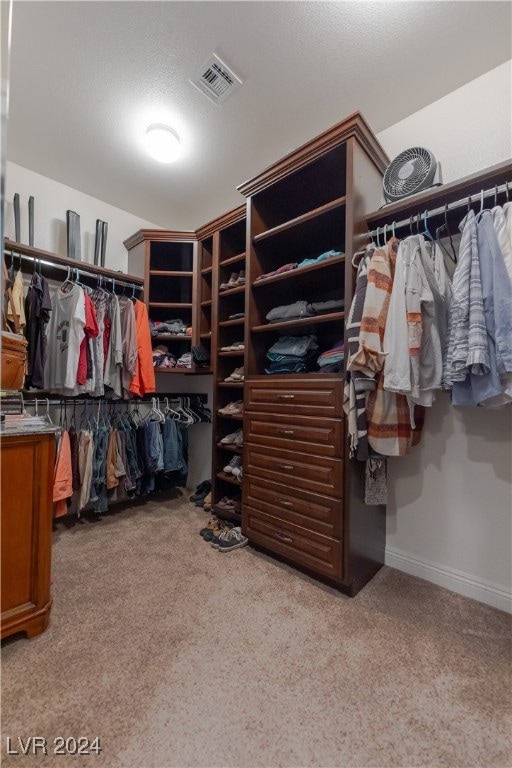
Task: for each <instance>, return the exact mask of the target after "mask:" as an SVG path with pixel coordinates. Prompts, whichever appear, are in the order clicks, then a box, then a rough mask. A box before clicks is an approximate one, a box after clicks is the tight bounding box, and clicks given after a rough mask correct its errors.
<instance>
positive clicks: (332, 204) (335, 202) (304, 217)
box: [253, 197, 347, 244]
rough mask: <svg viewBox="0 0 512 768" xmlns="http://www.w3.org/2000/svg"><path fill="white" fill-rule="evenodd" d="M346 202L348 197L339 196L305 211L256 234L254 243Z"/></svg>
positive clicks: (321, 214)
mask: <svg viewBox="0 0 512 768" xmlns="http://www.w3.org/2000/svg"><path fill="white" fill-rule="evenodd" d="M346 202H347V198H346V197H338V198H337V199H336V200H332V201H331V202H330V203H326V204H325V205H321V206H320V207H319V208H315V209H314V210H312V211H308V212H307V213H303V214H302V216H297V217H296V218H295V219H290V220H289V221H285V222H284V224H279V226H277V227H273V228H272V229H267V230H266V231H265V232H261V233H260V234H259V235H255V236H254V237H253V243H254V244H257V243H261V242H262V241H263V240H268V239H269V238H270V237H275V236H276V235H280V234H282V233H283V232H286V231H287V230H289V229H293V228H294V227H298V226H300V225H301V224H305V223H306V222H307V221H311V220H312V219H316V218H318V217H319V216H323V215H324V214H326V213H329V211H332V210H334V209H335V208H341V207H342V206H343V205H345V203H346Z"/></svg>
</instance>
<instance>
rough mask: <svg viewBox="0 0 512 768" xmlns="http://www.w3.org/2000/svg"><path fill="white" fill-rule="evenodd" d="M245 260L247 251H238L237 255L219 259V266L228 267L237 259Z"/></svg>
mask: <svg viewBox="0 0 512 768" xmlns="http://www.w3.org/2000/svg"><path fill="white" fill-rule="evenodd" d="M244 260H245V251H244V252H243V253H237V255H236V256H230V258H229V259H224V260H223V261H219V267H227V266H228V265H229V264H236V263H237V261H244Z"/></svg>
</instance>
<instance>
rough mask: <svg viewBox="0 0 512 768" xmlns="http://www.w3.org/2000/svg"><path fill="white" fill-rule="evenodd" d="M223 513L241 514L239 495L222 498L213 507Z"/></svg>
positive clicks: (240, 498)
mask: <svg viewBox="0 0 512 768" xmlns="http://www.w3.org/2000/svg"><path fill="white" fill-rule="evenodd" d="M215 506H216V507H218V508H219V509H220V510H222V511H223V512H236V513H237V514H238V515H239V514H241V512H242V497H241V496H240V494H238V495H237V496H233V497H230V496H223V498H222V499H221V500H220V501H218V502H217V503H216V505H215Z"/></svg>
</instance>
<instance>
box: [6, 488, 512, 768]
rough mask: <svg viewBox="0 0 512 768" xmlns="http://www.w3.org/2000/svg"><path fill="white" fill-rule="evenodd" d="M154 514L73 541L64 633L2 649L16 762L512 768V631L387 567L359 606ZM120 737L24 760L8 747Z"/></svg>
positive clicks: (154, 507)
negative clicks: (81, 751)
mask: <svg viewBox="0 0 512 768" xmlns="http://www.w3.org/2000/svg"><path fill="white" fill-rule="evenodd" d="M187 496H188V493H187V495H183V496H182V498H181V499H178V500H171V501H169V502H166V503H165V504H163V503H162V502H156V501H152V502H150V503H148V504H146V505H144V506H141V507H138V508H133V509H128V510H124V511H122V512H119V513H117V514H114V515H112V516H111V517H108V518H106V519H104V520H103V521H101V522H96V523H89V522H84V523H82V524H78V525H75V526H74V527H72V528H70V529H65V528H63V527H60V528H59V531H58V532H57V533H55V534H54V536H55V539H54V555H53V579H54V584H53V595H54V607H53V613H52V621H51V626H50V628H49V629H48V631H47V632H46V633H45V634H43V635H41V636H40V637H39V638H36V639H34V640H26V639H25V638H17V639H10V640H8V641H6V642H4V644H3V650H2V657H3V659H2V662H3V663H2V698H3V706H2V717H3V737H2V757H3V760H4V761H5V762H4V764H5V765H10V764H12V763H16V764H18V763H19V765H20V766H21V765H23V766H46V765H53V764H55V765H62V766H67V765H69V766H73V767H74V768H81V767H82V766H87V767H88V768H90V767H92V766H101V768H105V767H108V768H121V767H122V768H132V767H133V768H155V767H158V768H168V767H169V768H170V767H171V766H176V767H178V766H205V767H208V768H209V767H211V766H237V767H240V768H242V767H245V766H269V767H270V766H319V767H320V766H323V767H325V768H327V767H328V766H332V767H341V766H343V767H344V766H359V767H360V768H362V767H363V766H364V767H366V766H402V767H404V768H405V767H406V766H407V767H409V766H451V767H452V766H461V767H462V766H463V767H464V768H469V766H478V767H479V768H483V767H484V766H485V768H491V767H493V768H494V767H499V768H502V766H509V765H510V764H511V758H512V749H511V741H510V736H511V733H510V715H511V710H510V690H511V688H510V683H511V680H510V658H511V657H510V618H509V617H508V616H507V615H506V614H503V613H500V612H499V611H496V610H494V609H492V608H488V607H486V606H483V605H480V604H479V603H476V602H474V601H471V600H468V599H466V598H463V597H460V596H458V595H456V594H454V593H451V592H448V591H446V590H443V589H441V588H438V587H435V586H432V585H430V584H428V583H426V582H422V581H420V580H418V579H414V578H412V577H409V576H406V575H404V574H401V573H399V572H398V571H394V570H392V569H389V568H384V569H383V570H382V571H381V572H380V573H379V574H378V575H377V577H376V578H375V579H374V580H373V581H372V582H371V583H370V584H369V585H368V586H367V587H366V588H365V589H364V590H363V591H362V592H361V593H360V594H359V596H358V597H356V598H355V599H352V600H351V599H349V598H346V597H344V596H342V595H340V594H339V593H337V592H336V591H334V590H332V589H329V588H327V587H325V586H322V585H320V584H318V583H317V582H315V581H313V580H311V579H309V578H307V577H305V576H303V575H301V574H299V573H298V572H296V571H294V570H293V569H291V568H288V567H287V566H284V565H281V564H279V563H276V562H275V561H274V560H272V559H271V558H268V557H266V556H264V555H261V554H258V553H256V552H254V551H253V550H251V549H249V548H245V549H242V550H237V551H235V552H231V553H227V554H219V553H218V552H217V551H215V550H214V549H212V548H211V547H210V546H209V545H208V544H206V543H205V542H204V541H203V540H202V539H201V537H200V536H199V535H198V530H199V528H200V527H201V526H202V525H203V524H204V522H205V520H206V519H207V515H206V514H205V513H204V512H203V510H200V509H197V508H196V507H194V506H193V505H191V504H190V503H188V501H187V500H186V499H187ZM30 735H39V736H45V737H46V738H47V739H48V741H49V745H50V750H49V751H50V752H51V745H52V740H53V739H54V737H56V736H64V737H67V736H75V737H77V736H85V737H89V738H91V739H92V738H93V737H95V736H99V737H100V739H101V746H102V750H103V751H102V753H101V755H100V756H99V757H97V756H95V755H91V756H88V757H78V756H70V757H55V756H52V755H51V754H50V755H48V757H43V756H41V755H38V756H37V757H25V756H21V755H20V756H19V757H12V756H11V757H6V754H5V752H6V748H5V744H6V736H11V738H12V737H17V736H21V737H22V738H23V739H26V737H27V736H30Z"/></svg>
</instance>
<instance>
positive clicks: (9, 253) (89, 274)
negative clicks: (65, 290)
mask: <svg viewBox="0 0 512 768" xmlns="http://www.w3.org/2000/svg"><path fill="white" fill-rule="evenodd" d="M4 254H5V255H6V256H10V257H11V258H12V263H14V261H15V257H16V256H17V257H18V258H19V259H25V260H28V261H32V262H33V263H34V269H35V266H36V263H37V264H43V265H44V266H46V267H51V268H52V269H61V270H65V271H66V272H72V271H73V270H74V269H76V271H77V272H78V276H79V278H80V277H90V278H92V279H93V280H97V281H98V283H100V282H102V281H106V282H109V283H112V285H113V287H115V286H116V285H117V284H119V285H124V286H126V287H128V288H133V289H134V290H135V289H137V290H139V291H141V290H142V289H143V287H144V286H142V285H137V283H133V282H131V281H128V280H123V279H122V278H117V277H113V276H112V277H111V276H110V275H104V274H102V273H101V272H98V273H95V272H89V271H88V270H87V269H81V268H80V267H79V266H74V265H73V266H71V265H67V264H59V263H58V262H56V261H53V262H52V261H46V260H45V259H39V258H38V257H37V256H32V255H31V254H28V253H16V254H13V252H12V251H11V250H10V248H4ZM80 263H83V262H77V265H78V264H80ZM120 274H122V272H121V273H120Z"/></svg>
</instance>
